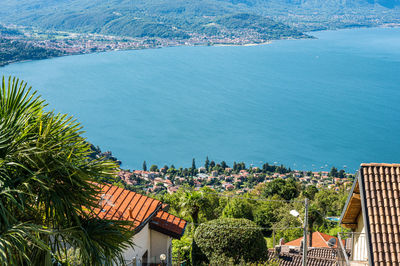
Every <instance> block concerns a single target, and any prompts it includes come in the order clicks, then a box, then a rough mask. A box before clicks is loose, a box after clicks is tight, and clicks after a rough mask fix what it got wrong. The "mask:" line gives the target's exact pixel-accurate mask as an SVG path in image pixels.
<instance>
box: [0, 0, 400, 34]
mask: <svg viewBox="0 0 400 266" xmlns="http://www.w3.org/2000/svg"><path fill="white" fill-rule="evenodd" d="M243 13H245V14H249V15H250V16H248V17H247V18H249V19H250V20H251V21H252V22H251V23H252V25H253V23H255V27H256V28H257V27H258V26H259V24H260V23H261V24H265V22H266V21H268V24H269V26H271V25H272V28H276V27H278V28H279V27H286V29H288V30H290V31H292V30H293V31H296V30H300V31H310V30H320V29H335V28H344V27H354V26H377V25H381V24H385V23H399V22H400V0H135V1H133V0H3V1H2V4H1V6H0V23H4V24H10V23H12V24H17V25H25V26H34V27H38V28H42V29H55V30H67V31H76V32H91V33H101V34H110V35H122V36H132V37H143V36H147V37H169V38H187V37H188V36H189V35H190V34H191V33H201V34H203V33H204V34H213V33H216V32H221V31H224V30H226V29H228V28H229V27H236V29H238V30H240V29H246V27H249V25H248V23H246V22H245V20H243V18H241V19H239V21H238V19H237V18H235V17H234V16H235V15H236V14H243ZM260 20H261V21H262V22H260V23H259V22H258V21H260ZM273 21H275V22H273ZM243 24H245V25H247V26H245V27H244V25H243ZM252 25H250V27H251V26H252ZM282 25H284V26H282ZM243 27H244V28H243Z"/></svg>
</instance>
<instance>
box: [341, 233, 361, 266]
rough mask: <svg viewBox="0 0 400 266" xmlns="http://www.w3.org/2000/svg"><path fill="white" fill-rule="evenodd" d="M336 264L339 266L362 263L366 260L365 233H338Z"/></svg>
mask: <svg viewBox="0 0 400 266" xmlns="http://www.w3.org/2000/svg"><path fill="white" fill-rule="evenodd" d="M338 240H339V244H338V264H339V265H340V266H345V265H346V266H349V265H363V264H365V263H366V262H368V251H367V241H366V235H365V233H358V232H345V233H344V232H342V233H339V234H338Z"/></svg>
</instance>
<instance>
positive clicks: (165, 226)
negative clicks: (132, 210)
mask: <svg viewBox="0 0 400 266" xmlns="http://www.w3.org/2000/svg"><path fill="white" fill-rule="evenodd" d="M186 224H187V222H186V221H185V220H183V219H181V218H178V217H176V216H174V215H172V214H169V213H168V212H165V211H159V212H158V213H157V215H156V216H155V217H153V219H151V221H150V228H152V229H154V230H157V231H160V232H161V233H165V234H167V235H170V236H172V237H175V238H180V237H181V236H182V235H183V233H184V231H185V228H186Z"/></svg>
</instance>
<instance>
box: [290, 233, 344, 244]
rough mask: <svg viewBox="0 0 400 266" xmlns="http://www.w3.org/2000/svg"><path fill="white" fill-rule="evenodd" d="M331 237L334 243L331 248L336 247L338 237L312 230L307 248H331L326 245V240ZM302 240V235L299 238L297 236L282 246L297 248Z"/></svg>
mask: <svg viewBox="0 0 400 266" xmlns="http://www.w3.org/2000/svg"><path fill="white" fill-rule="evenodd" d="M332 238H333V239H335V245H334V246H333V248H337V244H338V239H337V238H336V237H334V236H330V235H328V234H324V233H321V232H313V233H312V234H311V235H310V236H309V238H308V239H309V241H310V242H309V245H308V247H309V248H331V247H330V246H329V245H328V241H329V240H331V239H332ZM302 241H303V237H300V238H297V239H295V240H292V241H290V242H287V243H285V244H284V246H289V247H293V248H298V247H300V246H301V245H302ZM307 242H308V241H307Z"/></svg>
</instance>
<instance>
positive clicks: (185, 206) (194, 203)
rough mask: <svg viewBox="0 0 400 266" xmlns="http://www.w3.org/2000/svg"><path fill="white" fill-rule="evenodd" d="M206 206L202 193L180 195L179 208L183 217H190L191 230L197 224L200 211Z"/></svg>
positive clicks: (205, 199)
mask: <svg viewBox="0 0 400 266" xmlns="http://www.w3.org/2000/svg"><path fill="white" fill-rule="evenodd" d="M207 205H208V199H207V198H206V197H205V196H204V193H203V192H202V191H195V190H191V191H185V192H184V193H183V194H182V198H181V203H180V208H181V210H182V213H183V215H185V216H186V215H188V216H190V218H191V220H192V222H193V228H195V227H196V226H197V225H198V223H199V215H200V211H201V210H202V209H203V208H205V207H206V206H207Z"/></svg>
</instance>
